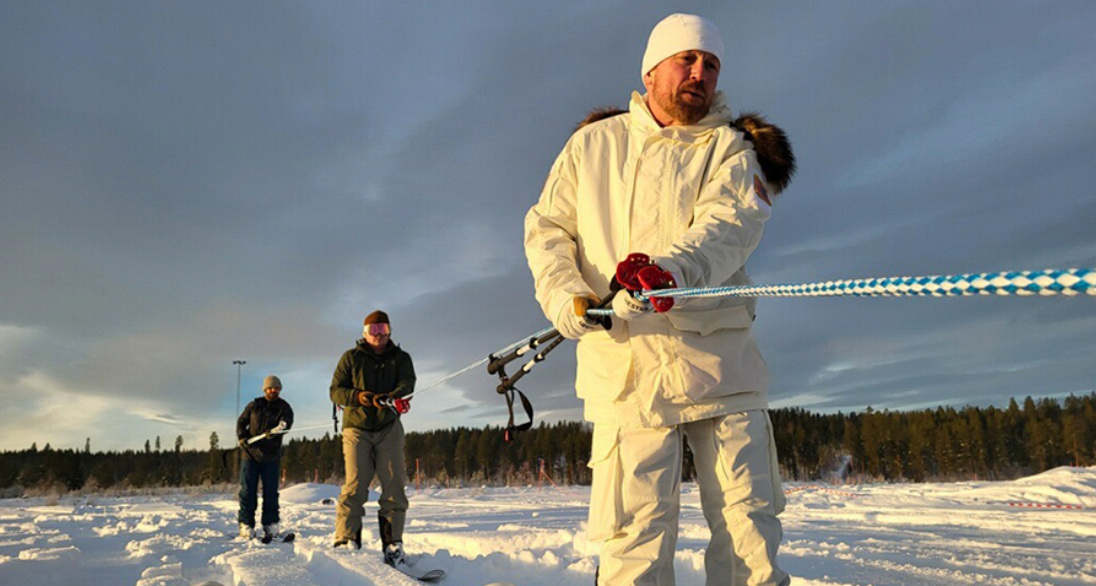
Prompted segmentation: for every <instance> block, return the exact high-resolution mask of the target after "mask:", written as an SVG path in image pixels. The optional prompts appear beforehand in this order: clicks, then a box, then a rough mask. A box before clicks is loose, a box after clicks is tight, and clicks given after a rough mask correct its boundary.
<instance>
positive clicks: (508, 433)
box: [499, 385, 533, 442]
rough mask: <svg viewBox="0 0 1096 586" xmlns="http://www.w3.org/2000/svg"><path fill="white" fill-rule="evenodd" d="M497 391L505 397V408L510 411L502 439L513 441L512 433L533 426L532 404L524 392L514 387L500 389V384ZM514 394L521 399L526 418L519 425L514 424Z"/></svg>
mask: <svg viewBox="0 0 1096 586" xmlns="http://www.w3.org/2000/svg"><path fill="white" fill-rule="evenodd" d="M499 393H501V394H502V395H503V396H504V397H506V409H507V411H509V412H510V419H509V420H507V422H506V429H505V430H503V432H502V439H503V440H505V441H507V442H512V441H514V433H515V432H519V431H525V430H527V429H529V428H530V427H533V404H532V403H531V402H530V401H529V398H528V397H526V396H525V393H523V392H521V391H519V390H518V389H517V388H515V387H508V388H506V389H505V390H503V389H502V385H499ZM514 395H517V396H518V399H521V406H522V408H523V409H525V417H526V418H527V419H528V421H526V422H525V423H522V424H521V425H514Z"/></svg>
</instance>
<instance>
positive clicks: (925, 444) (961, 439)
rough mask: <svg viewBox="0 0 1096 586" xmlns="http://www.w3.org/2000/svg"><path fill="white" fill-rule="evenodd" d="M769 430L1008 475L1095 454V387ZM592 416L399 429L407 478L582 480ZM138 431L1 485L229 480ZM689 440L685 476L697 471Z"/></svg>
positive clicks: (911, 464)
mask: <svg viewBox="0 0 1096 586" xmlns="http://www.w3.org/2000/svg"><path fill="white" fill-rule="evenodd" d="M771 416H772V422H773V429H774V433H775V435H776V442H777V446H778V449H779V453H780V465H781V469H782V473H783V475H784V478H785V479H790V480H829V481H847V480H853V479H855V480H886V481H914V482H920V481H924V480H953V479H974V478H980V479H1006V478H1016V477H1019V476H1023V475H1027V474H1034V473H1037V472H1042V471H1044V470H1048V469H1050V468H1054V467H1057V466H1063V465H1071V466H1092V465H1096V393H1092V394H1089V395H1084V396H1080V397H1077V396H1072V395H1071V396H1070V397H1068V398H1066V399H1065V400H1064V401H1057V400H1054V399H1039V400H1034V399H1032V398H1030V397H1028V398H1027V399H1025V400H1024V402H1023V404H1022V405H1020V404H1018V403H1017V402H1016V401H1015V400H1012V401H1010V402H1009V405H1008V407H1006V408H1004V409H1001V408H997V407H984V408H983V407H964V408H962V409H955V408H953V407H940V408H937V409H926V410H921V411H875V410H873V409H871V408H870V407H869V408H868V409H867V410H865V411H864V412H858V413H848V414H845V413H835V414H818V413H811V412H810V411H807V410H804V409H799V408H785V409H774V410H772V412H771ZM590 439H591V428H590V426H589V425H588V424H585V423H577V422H560V423H555V424H543V423H542V424H541V425H539V426H537V427H534V428H533V429H531V430H529V431H526V432H521V433H518V434H517V436H516V438H515V440H514V441H513V442H509V443H508V442H505V441H504V440H503V433H502V430H501V429H500V428H498V427H485V428H483V429H471V428H465V427H459V428H455V429H447V430H437V431H428V432H414V433H408V434H407V442H406V454H407V470H408V479H409V482H411V483H417V484H420V485H423V486H453V487H455V486H467V485H475V486H479V485H484V484H491V485H528V484H535V483H538V482H543V483H548V482H554V483H557V484H589V482H590V470H589V469H588V468H587V467H586V461H587V459H588V457H589V453H590ZM182 443H183V442H182V438H181V437H180V438H176V440H175V446H174V449H173V450H161V449H160V440H159V438H156V444H155V445H156V447H155V449H153V448H152V445H151V443H150V442H148V441H146V442H145V447H144V450H143V451H136V450H129V451H124V452H105V453H103V452H92V451H91V439H90V438H89V439H88V441H87V443H86V444H85V448H84V450H54V449H51V448H50V446H49V445H48V444H47V445H46V446H45V447H44V448H42V449H39V448H38V447H37V446H36V445H33V446H31V448H30V449H28V450H22V451H14V452H0V495H3V496H20V495H22V494H25V493H26V492H31V493H41V492H45V491H51V492H53V491H59V492H63V491H69V490H80V489H86V490H89V491H91V490H107V489H142V488H152V487H166V486H194V485H203V484H220V483H225V482H232V481H233V475H234V473H235V472H234V471H235V457H236V454H235V452H234V451H233V450H227V451H226V450H222V449H221V448H220V445H219V438H218V437H217V434H216V433H213V434H212V435H211V436H210V448H209V449H206V450H200V451H199V450H184V449H182ZM282 469H283V476H284V479H285V481H286V482H289V483H296V482H311V481H320V482H334V483H338V482H341V480H342V470H343V464H342V442H341V438H340V437H339V436H331V435H330V434H325V435H324V437H323V438H319V439H301V438H293V439H290V440H289V441H287V442H286V445H285V451H284V454H283V458H282ZM694 474H695V471H694V469H693V466H692V458H691V454H690V453H689V451H688V449H686V451H685V468H684V471H683V475H684V478H685V479H686V480H688V479H692V478H693V477H694Z"/></svg>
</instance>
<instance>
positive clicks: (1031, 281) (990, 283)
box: [591, 268, 1096, 314]
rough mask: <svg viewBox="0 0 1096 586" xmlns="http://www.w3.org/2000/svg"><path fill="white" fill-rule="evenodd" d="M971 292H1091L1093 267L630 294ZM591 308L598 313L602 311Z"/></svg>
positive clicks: (1094, 289) (1095, 283)
mask: <svg viewBox="0 0 1096 586" xmlns="http://www.w3.org/2000/svg"><path fill="white" fill-rule="evenodd" d="M972 295H1000V296H1007V295H1017V296H1033V295H1038V296H1042V297H1050V296H1055V295H1062V296H1066V297H1074V296H1077V295H1092V296H1096V269H1091V268H1079V269H1047V270H1042V271H1009V272H995V273H963V274H957V275H929V276H920V277H884V278H869V279H847V280H841V281H820V282H815V283H796V284H781V285H739V286H732V287H709V288H703V287H695V288H682V289H660V290H645V291H641V292H639V293H638V294H637V295H636V298H637V299H648V298H650V297H674V298H677V299H688V298H713V297H967V296H972ZM591 311H596V312H597V313H598V314H601V313H602V312H604V311H605V310H591ZM610 313H611V312H610Z"/></svg>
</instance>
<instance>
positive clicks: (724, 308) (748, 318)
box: [666, 299, 754, 336]
mask: <svg viewBox="0 0 1096 586" xmlns="http://www.w3.org/2000/svg"><path fill="white" fill-rule="evenodd" d="M700 301H701V302H700V303H696V302H694V303H692V304H690V305H684V304H683V307H681V308H680V309H674V310H672V311H669V312H667V313H666V317H668V318H669V319H670V323H671V324H673V326H674V327H675V328H677V329H679V330H685V331H688V332H696V333H698V334H700V335H701V336H707V335H709V334H711V333H712V332H715V331H718V330H735V329H743V328H748V327H750V326H751V325H753V318H754V316H753V312H751V311H750V308H749V307H748V306H747V305H746V304H743V303H741V302H739V303H735V304H729V303H726V301H725V300H717V299H705V300H700ZM721 301H722V303H720V302H721ZM709 304H710V305H709Z"/></svg>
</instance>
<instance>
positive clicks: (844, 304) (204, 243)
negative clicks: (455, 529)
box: [0, 0, 1096, 449]
mask: <svg viewBox="0 0 1096 586" xmlns="http://www.w3.org/2000/svg"><path fill="white" fill-rule="evenodd" d="M673 11H687V12H696V13H699V14H702V15H705V16H707V17H708V18H710V19H711V20H713V21H714V22H715V23H716V24H717V25H718V26H719V27H720V28H721V30H722V31H723V34H724V37H725V40H726V45H727V50H726V58H725V60H724V63H723V72H722V74H721V78H720V84H719V85H720V89H722V90H724V91H725V92H726V93H727V94H728V99H729V101H730V103H731V105H732V107H733V108H735V109H736V110H744V109H754V110H760V111H761V112H763V113H765V114H766V115H768V117H769V118H770V119H771V120H772V121H774V122H775V123H777V124H779V125H780V126H782V127H783V128H784V129H785V130H786V131H787V132H788V134H789V135H790V137H791V139H792V141H793V144H794V146H795V150H796V154H797V156H798V158H799V161H800V168H799V173H798V175H797V176H796V178H795V179H794V180H793V182H792V184H791V186H790V187H789V189H788V191H787V192H786V193H785V194H784V195H783V196H782V197H781V199H779V200H778V202H777V205H776V208H775V210H774V216H773V219H772V220H771V221H770V222H769V224H768V227H767V231H766V235H765V238H764V240H763V241H762V244H761V248H760V249H759V251H758V252H757V253H756V254H755V255H754V256H753V258H752V259H751V262H750V265H749V267H750V270H751V273H752V275H753V277H754V280H755V281H756V282H758V283H777V282H781V283H796V282H811V281H818V280H828V279H840V278H860V277H870V276H894V275H919V274H940V273H964V272H978V271H997V270H1013V269H1017V270H1019V269H1042V268H1051V267H1055V268H1066V267H1075V266H1082V267H1093V266H1096V233H1094V231H1093V227H1092V220H1093V219H1094V218H1096V198H1093V197H1092V195H1093V186H1094V185H1096V165H1094V162H1096V109H1094V108H1093V106H1092V104H1093V103H1096V70H1094V68H1093V64H1094V63H1096V42H1094V41H1093V37H1092V31H1093V30H1094V29H1096V3H1093V2H1088V1H1077V2H1005V3H1002V2H948V1H929V2H926V1H924V0H915V1H908V2H898V1H895V2H875V1H868V0H864V1H853V0H842V1H837V2H825V3H811V4H806V5H804V3H799V2H717V1H712V2H681V3H679V4H677V5H671V4H667V3H665V2H624V1H615V2H591V1H590V0H581V1H574V2H572V1H570V0H560V1H557V2H475V1H471V0H465V1H462V2H269V1H263V2H227V3H226V2H220V1H209V2H201V1H192V2H140V1H134V2H115V1H105V0H100V1H96V2H48V1H44V0H43V1H37V2H22V1H18V0H0V202H2V205H0V270H2V273H0V402H2V403H3V405H4V407H5V409H4V411H5V416H4V423H3V425H0V430H2V431H0V449H23V448H26V447H29V446H30V445H31V443H32V442H37V443H38V446H39V447H42V446H43V445H44V444H46V443H50V444H51V445H52V446H53V447H82V446H83V445H84V442H85V439H86V438H91V442H92V448H93V449H129V448H135V449H136V448H141V447H142V446H143V444H144V442H145V440H146V439H152V438H155V437H157V436H160V437H162V438H163V442H164V445H171V444H172V442H173V441H174V438H175V437H176V436H180V435H181V436H182V437H183V439H184V447H202V446H207V445H208V442H209V436H210V433H211V432H213V431H216V432H218V434H219V435H220V436H221V437H222V438H226V437H232V435H233V431H232V429H233V422H234V419H235V415H236V400H237V374H238V373H237V367H236V366H234V365H233V360H245V361H246V362H247V363H246V364H245V365H244V366H243V367H242V368H241V369H240V371H239V374H240V377H241V378H240V385H241V387H242V393H241V395H242V402H244V403H246V402H247V401H248V400H250V399H251V398H253V397H255V396H258V395H259V394H260V391H259V387H260V383H261V380H262V377H263V376H264V375H266V374H270V373H274V374H278V375H280V376H281V378H282V380H283V381H284V383H285V391H284V393H283V396H284V397H285V398H286V399H287V400H289V401H290V402H291V403H292V404H293V406H294V408H295V409H296V411H297V426H298V427H308V426H324V425H328V427H327V428H326V429H330V426H329V424H330V417H331V407H330V402H329V400H328V393H327V387H328V385H329V383H330V376H331V371H332V370H333V368H334V366H335V363H336V361H337V360H338V357H339V355H340V354H341V353H342V352H343V351H344V350H345V349H347V348H349V347H350V346H351V345H352V344H353V342H354V340H355V339H356V338H357V337H358V336H359V335H360V327H361V326H360V324H361V320H362V317H363V316H364V315H365V314H366V313H368V312H370V311H372V310H373V309H375V308H383V309H385V310H387V311H388V312H389V314H390V315H391V316H392V319H393V322H394V339H395V340H396V341H397V342H399V343H401V344H402V346H403V347H404V348H405V349H407V350H408V351H409V352H410V353H411V354H412V356H413V357H414V359H415V363H416V367H417V370H418V373H419V381H420V385H427V384H429V383H431V382H433V381H436V380H438V379H440V378H441V377H442V376H444V375H446V374H447V373H450V372H452V371H455V370H457V369H459V368H462V367H464V366H465V365H467V364H469V363H471V362H474V361H476V360H478V359H480V358H482V357H484V356H485V355H486V354H487V353H488V352H491V351H493V350H496V349H498V348H499V347H501V346H504V345H505V344H507V343H509V342H512V341H515V340H517V339H519V338H521V337H523V336H525V335H527V334H530V333H532V332H535V331H537V330H539V329H541V328H543V327H545V326H546V325H547V322H546V321H545V319H544V317H543V316H542V315H541V314H540V311H539V308H538V307H537V306H536V304H535V302H534V300H533V295H532V279H531V277H530V276H529V273H528V269H527V268H526V266H525V261H524V255H523V252H522V248H521V232H522V219H523V217H524V214H525V212H526V210H527V209H528V208H529V206H531V205H532V204H533V203H534V202H535V201H536V199H537V197H538V194H539V191H540V187H541V184H542V183H543V180H544V177H545V176H546V174H547V172H548V169H549V167H550V165H551V163H552V160H553V159H554V157H555V155H556V153H557V152H558V151H559V149H560V148H561V147H562V145H563V143H564V141H565V140H566V138H567V136H568V134H569V132H570V129H571V128H572V127H573V126H574V124H575V123H576V122H577V121H578V120H579V119H581V118H582V117H583V115H584V114H585V113H586V111H587V110H588V109H590V108H592V107H595V106H605V105H618V106H623V105H625V104H626V102H627V99H628V95H629V93H630V92H631V91H632V90H633V89H637V88H640V87H641V85H640V77H639V63H640V58H641V56H642V53H643V48H644V44H645V42H646V37H647V34H648V33H649V31H650V28H651V27H652V26H653V25H654V24H655V23H656V22H657V21H658V20H660V19H661V18H662V17H664V16H665V15H666V14H668V13H670V12H673ZM756 329H757V335H758V338H759V340H760V343H761V346H762V350H763V351H764V353H765V355H766V359H767V360H768V362H769V365H770V368H771V369H772V372H773V383H772V388H771V399H772V401H773V404H774V405H776V406H792V405H797V406H802V407H805V408H808V409H816V410H831V411H832V410H838V409H841V410H846V411H847V410H851V409H861V408H863V407H865V406H867V405H871V406H873V407H874V408H877V409H883V408H887V409H906V408H920V407H926V406H936V405H941V404H953V405H963V404H976V405H990V404H995V405H1003V404H1006V403H1007V401H1008V399H1009V398H1010V397H1020V398H1022V397H1024V396H1026V395H1032V396H1036V397H1043V396H1048V397H1059V396H1064V395H1067V394H1069V393H1087V392H1091V391H1092V390H1093V389H1094V388H1096V299H1093V298H1091V297H1086V298H1072V299H1064V298H1049V299H1040V298H1035V299H1032V298H982V297H977V298H963V299H851V298H850V299H765V300H763V301H762V302H761V304H760V308H759V315H758V319H757V326H756ZM573 376H574V359H573V350H572V348H571V344H570V343H568V345H567V346H566V347H564V349H561V350H558V351H557V352H556V353H555V354H553V357H552V358H551V359H550V360H549V361H548V362H545V363H544V364H543V365H542V366H540V367H539V368H538V370H536V371H534V373H533V374H531V375H530V376H529V377H528V378H526V384H524V385H523V386H522V389H523V390H524V391H526V392H527V394H529V395H530V397H531V398H532V399H533V401H534V403H535V404H536V406H537V409H538V417H541V418H544V419H547V420H558V419H578V418H580V417H581V410H580V405H579V403H578V401H577V400H576V399H575V398H574V396H573V390H572V388H571V382H572V380H573ZM494 386H495V381H492V379H491V378H490V377H489V376H488V375H487V374H486V371H485V370H476V371H474V372H471V373H468V374H465V375H462V376H461V377H458V378H456V379H454V380H452V381H450V382H449V383H446V384H443V385H439V386H436V387H434V388H432V389H430V390H427V391H425V392H424V393H423V394H422V395H420V396H419V397H418V400H417V401H416V402H415V404H414V408H413V409H412V411H411V413H410V414H409V415H408V416H407V417H406V418H405V421H406V424H407V426H408V428H409V429H412V430H422V429H433V428H439V427H451V426H457V425H471V426H477V427H478V426H482V425H485V424H495V425H498V424H502V423H504V422H505V413H504V411H503V409H502V403H501V399H500V398H499V396H498V395H496V394H495V392H494ZM324 431H325V430H324V429H317V430H315V431H309V432H305V431H302V433H304V434H305V435H310V436H313V437H315V436H318V435H321V434H322V433H323V432H324Z"/></svg>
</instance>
